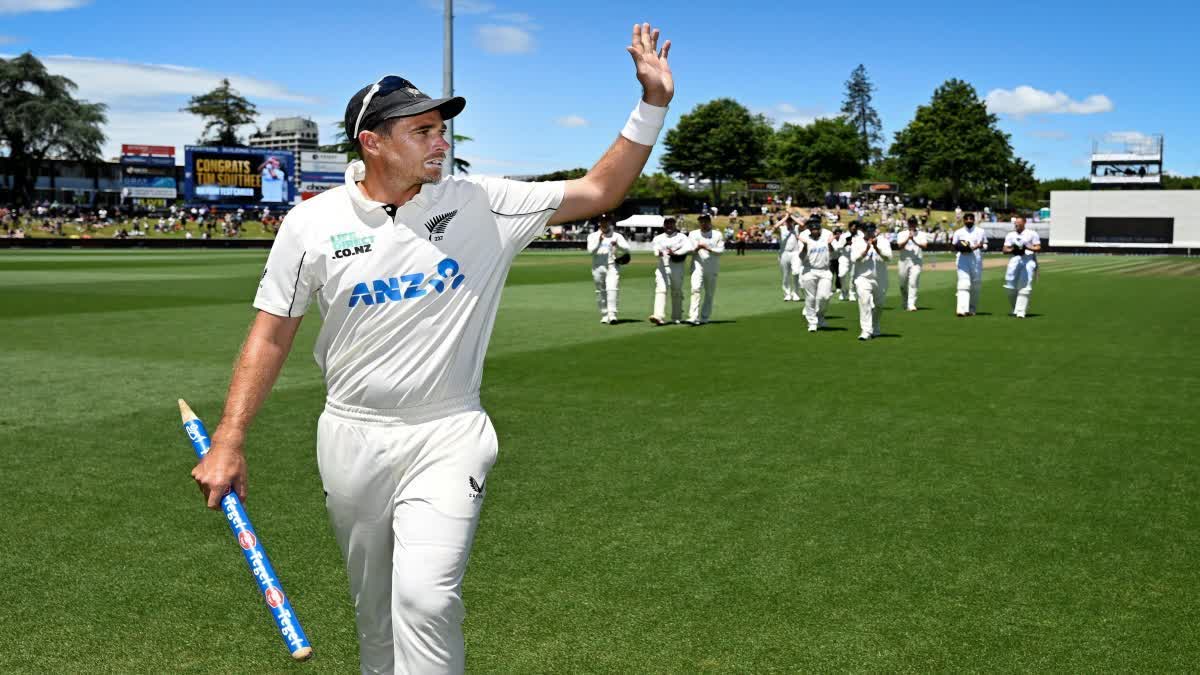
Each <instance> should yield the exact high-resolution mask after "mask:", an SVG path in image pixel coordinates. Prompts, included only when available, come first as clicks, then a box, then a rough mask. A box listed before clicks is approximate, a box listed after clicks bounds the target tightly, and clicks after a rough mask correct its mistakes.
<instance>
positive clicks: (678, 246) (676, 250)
mask: <svg viewBox="0 0 1200 675" xmlns="http://www.w3.org/2000/svg"><path fill="white" fill-rule="evenodd" d="M651 246H653V247H654V257H655V258H657V259H658V265H657V266H656V267H655V268H654V313H653V314H651V315H650V323H652V324H654V325H656V326H661V325H663V324H664V323H666V322H667V319H666V312H667V291H670V292H671V321H673V322H675V323H680V322H681V321H682V320H683V273H684V271H686V270H687V254H688V253H691V251H692V240H691V239H688V236H687V235H686V234H684V233H682V232H680V231H679V230H678V229H676V227H675V219H674V218H673V217H670V216H668V217H667V218H665V219H663V231H662V232H660V233H659V234H658V236H656V237H655V238H654V240H653V241H652V242H651Z"/></svg>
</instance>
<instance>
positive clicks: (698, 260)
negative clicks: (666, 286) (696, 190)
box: [688, 214, 725, 326]
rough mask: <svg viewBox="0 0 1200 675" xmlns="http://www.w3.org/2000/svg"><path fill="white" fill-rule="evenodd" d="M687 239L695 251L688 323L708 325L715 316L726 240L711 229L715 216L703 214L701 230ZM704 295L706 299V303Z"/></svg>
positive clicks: (693, 253) (691, 233) (689, 235)
mask: <svg viewBox="0 0 1200 675" xmlns="http://www.w3.org/2000/svg"><path fill="white" fill-rule="evenodd" d="M688 239H690V240H691V249H692V302H691V306H690V307H689V308H688V323H690V324H692V325H693V326H699V325H700V324H704V323H708V319H709V317H711V316H712V307H713V298H715V297H716V296H717V274H718V273H719V272H720V271H721V254H722V253H724V252H725V237H724V236H723V235H722V234H721V233H720V232H718V231H716V230H714V229H713V228H712V216H709V215H708V214H704V215H701V216H700V229H698V230H692V231H691V232H690V233H688ZM701 295H703V296H704V302H703V304H701V301H700V296H701Z"/></svg>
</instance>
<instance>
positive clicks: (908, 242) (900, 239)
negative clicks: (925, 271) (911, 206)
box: [896, 216, 929, 312]
mask: <svg viewBox="0 0 1200 675" xmlns="http://www.w3.org/2000/svg"><path fill="white" fill-rule="evenodd" d="M919 225H920V221H918V220H917V217H916V216H909V218H908V229H906V230H901V231H900V234H898V235H896V248H898V249H900V300H901V302H903V303H904V308H905V309H907V310H908V311H910V312H915V311H917V290H918V289H919V288H920V287H921V261H922V260H923V259H924V257H925V249H926V248H927V247H928V246H929V237H927V236H926V235H925V231H924V230H922V229H920V227H919Z"/></svg>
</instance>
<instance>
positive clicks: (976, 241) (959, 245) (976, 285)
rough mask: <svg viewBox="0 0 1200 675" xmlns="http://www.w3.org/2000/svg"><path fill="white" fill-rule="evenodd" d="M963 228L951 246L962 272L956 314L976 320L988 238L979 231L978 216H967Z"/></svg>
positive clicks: (964, 216)
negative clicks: (984, 253)
mask: <svg viewBox="0 0 1200 675" xmlns="http://www.w3.org/2000/svg"><path fill="white" fill-rule="evenodd" d="M962 218H963V226H962V227H960V228H958V229H957V230H955V231H954V236H953V237H951V238H950V245H951V246H952V247H953V248H954V250H955V251H957V252H958V255H957V256H956V257H955V259H954V263H955V265H956V267H957V268H958V272H957V273H958V291H957V305H956V307H955V310H954V311H955V314H957V315H958V316H975V310H976V309H977V308H978V307H979V290H980V288H982V286H983V251H984V249H985V248H986V247H987V235H986V234H985V233H984V231H983V228H981V227H975V214H974V213H964V214H963V217H962Z"/></svg>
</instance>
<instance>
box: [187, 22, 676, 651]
mask: <svg viewBox="0 0 1200 675" xmlns="http://www.w3.org/2000/svg"><path fill="white" fill-rule="evenodd" d="M658 36H659V32H658V31H657V30H651V29H650V25H649V24H641V25H638V26H635V28H634V31H633V41H632V44H631V46H630V47H629V48H628V51H629V53H630V55H631V56H632V57H633V60H634V64H635V66H636V69H637V77H638V80H639V81H640V82H641V84H642V100H641V101H640V102H639V103H638V106H637V108H636V109H635V111H634V112H633V113H632V114H631V115H630V118H629V121H628V123H627V124H626V126H625V128H624V129H623V130H622V131H621V135H620V136H619V137H618V138H617V139H616V141H615V142H614V143H613V145H612V146H611V147H610V148H609V149H608V151H607V152H606V153H605V154H604V156H603V157H601V158H600V160H599V162H597V163H596V165H595V166H594V167H593V168H592V170H591V171H589V172H588V174H587V175H586V176H584V177H583V178H580V179H577V180H571V181H565V182H555V183H520V182H516V181H509V180H500V179H492V178H476V177H471V178H466V179H464V178H459V177H450V178H447V179H442V163H443V161H444V160H445V158H446V151H447V149H448V148H449V147H450V146H449V144H448V143H447V142H446V140H445V138H444V135H445V133H446V126H445V120H446V119H449V118H451V117H453V116H455V115H457V114H458V113H459V112H461V111H462V109H463V107H464V106H465V101H464V100H463V99H462V98H458V97H454V98H446V99H430V98H429V97H428V96H426V95H425V94H422V93H421V92H420V91H418V90H417V89H416V87H414V86H413V85H412V83H410V82H408V81H407V80H404V79H403V78H400V77H396V76H389V77H385V78H383V79H382V80H380V81H379V82H377V83H375V84H374V85H371V86H369V87H365V88H363V89H362V90H361V91H359V92H358V93H357V94H355V95H354V97H353V98H351V99H350V103H349V105H348V106H347V108H346V115H345V123H346V129H347V131H348V132H349V137H350V139H351V141H352V142H353V143H354V144H355V145H356V146H357V148H358V150H359V151H360V155H361V157H362V158H363V161H356V162H354V163H352V164H351V165H350V167H349V168H348V169H347V170H346V182H345V185H344V186H341V187H338V188H335V189H332V190H329V191H327V192H324V193H322V194H321V195H319V196H317V197H314V198H313V199H311V200H308V201H306V202H304V203H303V204H301V205H299V206H297V207H296V208H294V209H293V210H292V211H291V212H290V213H289V214H288V216H287V217H286V218H285V219H284V223H283V226H282V228H281V230H280V232H279V235H278V238H277V239H276V241H275V245H274V246H273V247H272V249H271V254H270V257H269V258H268V260H267V267H266V269H265V270H264V271H263V277H262V281H261V283H260V284H259V290H258V294H257V296H256V297H255V300H254V306H255V307H257V308H258V309H259V310H260V311H259V312H258V314H257V316H256V318H255V320H254V324H253V325H252V326H251V328H250V334H249V336H248V337H247V338H246V342H245V344H244V345H243V347H242V351H241V355H240V357H239V361H238V364H237V366H236V368H235V369H234V373H233V379H232V382H231V383H230V386H229V394H228V396H227V399H226V403H225V412H224V415H223V417H222V420H221V423H220V425H219V426H218V427H217V429H216V431H215V433H213V435H212V449H211V451H210V452H209V454H208V455H207V456H206V457H205V459H204V460H203V461H201V462H200V463H199V464H198V465H197V466H196V468H195V470H194V471H193V472H192V475H193V477H195V479H196V481H197V483H198V484H199V485H200V488H201V491H202V492H204V493H205V495H206V496H207V500H208V506H209V508H216V507H217V505H218V503H219V501H220V499H221V497H222V496H223V495H224V494H225V493H226V492H227V491H228V490H230V489H232V490H234V491H236V492H237V493H238V494H239V496H242V497H243V498H244V497H245V494H246V461H245V458H244V455H243V450H242V444H243V440H244V438H245V433H246V429H247V427H248V426H249V424H250V421H251V420H252V419H253V417H254V416H255V414H256V412H257V411H258V409H259V407H260V406H261V405H262V403H263V400H264V399H265V398H266V396H267V394H268V392H269V391H270V389H271V387H272V385H273V383H274V381H275V379H276V377H277V376H278V374H279V370H280V368H281V367H282V366H283V362H284V359H285V358H286V356H287V353H288V351H289V350H290V348H291V345H292V340H293V338H294V336H295V334H296V330H297V329H298V328H299V326H300V321H301V318H302V315H303V314H304V312H305V309H306V308H307V307H308V305H309V302H310V301H312V300H314V299H315V300H316V301H317V304H318V306H319V308H320V310H321V315H322V318H323V323H322V326H321V332H320V334H319V335H318V336H317V341H316V346H315V349H314V356H315V357H316V360H317V364H318V365H319V366H320V368H321V372H322V373H323V374H324V377H325V384H326V389H327V394H326V405H325V411H324V413H323V414H322V415H321V417H320V420H319V422H318V427H317V455H318V463H319V465H320V472H321V480H322V483H323V487H324V490H325V492H326V494H327V497H326V506H327V508H328V510H329V515H330V519H331V521H332V524H333V529H334V532H335V534H336V537H337V540H338V544H339V545H340V547H341V549H342V554H343V556H344V557H345V561H346V568H347V572H348V574H349V578H350V592H351V595H352V597H353V601H354V609H355V616H356V621H357V627H358V631H357V633H358V639H359V648H360V665H361V668H362V671H363V672H364V673H393V672H401V673H421V674H425V673H461V672H463V670H464V668H465V654H464V644H463V633H462V621H463V604H462V599H461V582H462V577H463V574H464V572H465V571H466V564H467V557H468V554H469V552H470V548H471V541H472V538H473V536H474V532H475V526H476V523H477V522H478V520H479V513H480V508H481V505H482V501H483V498H484V494H485V491H486V489H487V476H488V471H489V469H490V468H491V466H492V464H493V462H494V461H495V459H496V453H497V440H496V435H495V431H494V430H493V428H492V424H491V421H490V420H489V418H488V416H487V414H486V413H485V412H484V411H483V409H482V408H481V407H480V404H479V387H480V382H481V379H482V374H483V357H484V354H485V352H486V350H487V345H488V340H489V338H490V337H491V332H492V324H493V322H494V320H495V315H496V309H497V307H498V305H499V302H500V293H501V290H502V288H503V286H504V280H505V277H506V275H507V273H508V269H509V267H510V266H511V264H512V261H513V259H514V257H515V256H516V255H517V253H518V252H520V250H521V249H522V248H524V247H525V246H526V245H527V244H528V243H529V242H530V241H531V240H532V239H534V238H535V237H536V236H538V235H539V234H540V233H541V232H542V231H543V230H544V228H545V226H546V224H547V223H562V222H572V221H578V220H583V219H584V218H587V217H589V216H592V215H594V214H596V213H599V212H601V211H604V210H607V209H610V208H613V207H614V206H616V205H617V204H619V203H620V202H621V200H622V199H623V198H624V196H625V194H626V193H627V192H628V190H629V188H630V186H631V185H632V184H633V181H634V179H636V178H637V176H638V175H639V174H640V173H641V170H642V167H643V166H645V163H646V159H647V158H648V157H649V156H650V151H651V147H652V146H653V144H654V142H655V140H656V138H657V136H658V133H659V131H660V130H661V128H662V123H663V119H664V117H665V115H666V105H667V104H668V103H669V102H670V100H671V98H672V96H673V95H674V84H673V81H672V77H671V70H670V67H669V66H668V64H667V53H668V50H669V48H670V42H666V43H664V44H663V46H662V49H661V50H659V48H658Z"/></svg>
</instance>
